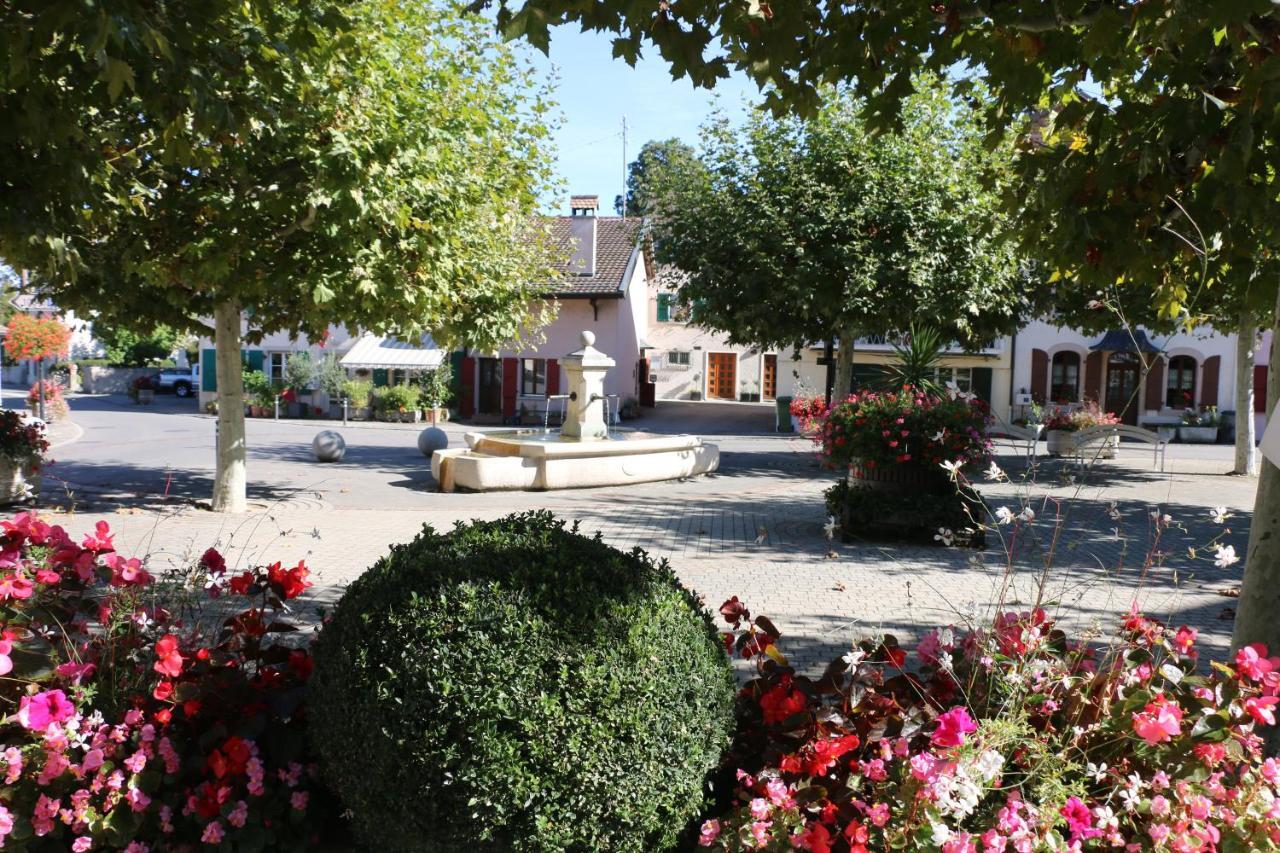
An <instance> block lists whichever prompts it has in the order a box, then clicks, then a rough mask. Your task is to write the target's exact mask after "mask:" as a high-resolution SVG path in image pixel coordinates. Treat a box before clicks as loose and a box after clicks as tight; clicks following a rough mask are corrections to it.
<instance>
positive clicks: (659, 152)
mask: <svg viewBox="0 0 1280 853" xmlns="http://www.w3.org/2000/svg"><path fill="white" fill-rule="evenodd" d="M697 156H698V155H697V152H695V151H694V150H693V148H692V147H690V146H689V145H688V144H686V143H684V142H681V141H680V140H679V139H663V140H651V141H649V142H646V143H645V144H644V147H642V148H641V149H640V153H639V154H638V155H637V156H636V159H634V160H632V161H631V164H630V165H629V166H627V203H626V210H625V214H624V211H623V204H622V196H618V197H617V198H615V199H614V202H613V207H614V209H615V210H616V211H617V212H618V215H620V216H621V215H626V216H648V215H650V214H652V213H653V212H654V211H656V210H657V209H658V200H657V194H658V193H659V192H661V190H662V187H663V186H664V185H665V184H666V183H667V182H668V180H669V178H668V177H667V176H668V174H669V173H670V172H672V171H679V170H683V169H687V168H689V167H690V166H692V165H693V164H694V162H696V160H697Z"/></svg>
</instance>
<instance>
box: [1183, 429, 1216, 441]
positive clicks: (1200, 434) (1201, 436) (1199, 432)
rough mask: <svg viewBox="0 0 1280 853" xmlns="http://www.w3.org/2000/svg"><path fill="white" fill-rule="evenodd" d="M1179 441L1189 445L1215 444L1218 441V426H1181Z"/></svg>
mask: <svg viewBox="0 0 1280 853" xmlns="http://www.w3.org/2000/svg"><path fill="white" fill-rule="evenodd" d="M1178 440H1179V441H1184V442H1186V443H1187V444H1213V443H1214V442H1216V441H1217V440H1218V428H1217V427H1216V426H1180V427H1178Z"/></svg>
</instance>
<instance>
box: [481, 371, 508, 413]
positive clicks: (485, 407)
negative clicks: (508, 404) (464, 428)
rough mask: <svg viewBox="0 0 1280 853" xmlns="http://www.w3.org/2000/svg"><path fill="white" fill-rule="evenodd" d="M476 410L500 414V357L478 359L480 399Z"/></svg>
mask: <svg viewBox="0 0 1280 853" xmlns="http://www.w3.org/2000/svg"><path fill="white" fill-rule="evenodd" d="M476 411H477V412H478V413H479V414H482V415H500V414H502V359H499V358H482V359H480V400H479V406H478V407H477V409H476Z"/></svg>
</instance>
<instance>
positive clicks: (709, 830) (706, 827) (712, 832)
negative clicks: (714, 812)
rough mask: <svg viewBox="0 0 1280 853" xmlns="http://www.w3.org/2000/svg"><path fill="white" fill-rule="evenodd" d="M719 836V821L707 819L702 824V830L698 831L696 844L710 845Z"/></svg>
mask: <svg viewBox="0 0 1280 853" xmlns="http://www.w3.org/2000/svg"><path fill="white" fill-rule="evenodd" d="M719 837H720V821H718V820H708V821H706V822H704V823H703V824H702V830H701V831H700V832H699V833H698V844H699V845H700V846H702V847H710V846H711V845H712V844H715V843H716V839H717V838H719Z"/></svg>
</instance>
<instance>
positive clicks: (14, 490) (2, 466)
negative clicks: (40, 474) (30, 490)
mask: <svg viewBox="0 0 1280 853" xmlns="http://www.w3.org/2000/svg"><path fill="white" fill-rule="evenodd" d="M26 497H27V472H26V470H25V468H24V466H22V465H20V464H18V463H17V462H14V461H13V460H12V459H6V458H0V506H11V505H13V504H16V503H19V502H21V501H23V500H25V499H26Z"/></svg>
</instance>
